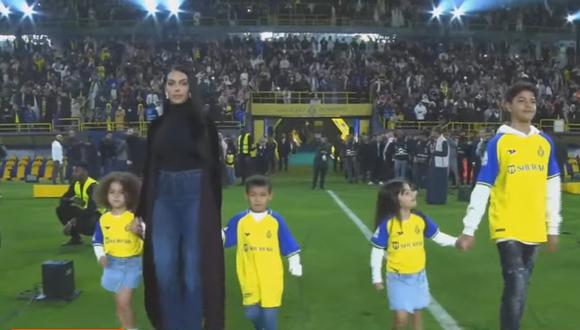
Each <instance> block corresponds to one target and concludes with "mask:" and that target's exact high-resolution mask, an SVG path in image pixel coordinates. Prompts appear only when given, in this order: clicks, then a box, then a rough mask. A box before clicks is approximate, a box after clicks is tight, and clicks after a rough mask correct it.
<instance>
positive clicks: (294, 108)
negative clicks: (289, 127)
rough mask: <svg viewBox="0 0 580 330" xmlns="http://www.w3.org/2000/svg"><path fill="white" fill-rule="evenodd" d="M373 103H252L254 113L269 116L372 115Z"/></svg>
mask: <svg viewBox="0 0 580 330" xmlns="http://www.w3.org/2000/svg"><path fill="white" fill-rule="evenodd" d="M371 113H372V106H371V104H369V103H367V104H272V103H252V115H254V116H268V117H331V118H333V117H370V115H371Z"/></svg>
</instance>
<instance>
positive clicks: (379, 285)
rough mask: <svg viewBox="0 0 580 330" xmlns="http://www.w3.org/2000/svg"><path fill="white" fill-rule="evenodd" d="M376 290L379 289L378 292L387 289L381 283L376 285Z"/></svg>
mask: <svg viewBox="0 0 580 330" xmlns="http://www.w3.org/2000/svg"><path fill="white" fill-rule="evenodd" d="M374 285H375V289H377V291H383V290H384V289H385V286H384V285H383V283H382V282H379V283H375V284H374Z"/></svg>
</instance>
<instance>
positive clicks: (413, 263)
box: [371, 212, 439, 274]
mask: <svg viewBox="0 0 580 330" xmlns="http://www.w3.org/2000/svg"><path fill="white" fill-rule="evenodd" d="M438 231H439V227H438V226H437V225H436V224H435V222H433V220H431V219H430V218H429V217H428V216H426V215H424V214H422V213H421V212H413V213H411V216H410V217H409V219H407V220H398V219H397V218H396V217H391V218H388V219H387V220H385V221H383V222H382V223H381V224H380V225H379V226H378V227H377V229H376V231H375V234H374V235H373V237H372V238H371V242H372V244H373V245H374V246H375V247H377V248H379V249H385V250H387V272H389V273H399V274H416V273H418V272H420V271H422V270H423V269H425V263H426V262H425V246H424V245H425V237H426V238H431V237H433V236H435V235H436V234H437V232H438Z"/></svg>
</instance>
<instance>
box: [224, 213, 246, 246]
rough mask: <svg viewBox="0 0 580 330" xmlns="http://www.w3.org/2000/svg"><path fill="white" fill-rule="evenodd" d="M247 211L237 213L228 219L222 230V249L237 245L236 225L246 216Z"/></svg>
mask: <svg viewBox="0 0 580 330" xmlns="http://www.w3.org/2000/svg"><path fill="white" fill-rule="evenodd" d="M247 213H248V212H247V211H244V212H241V213H238V214H236V215H234V217H233V218H231V219H230V221H229V222H228V225H227V227H226V228H224V235H225V242H224V247H226V248H230V247H234V246H236V245H237V244H238V223H239V222H240V220H241V219H242V218H243V217H244V216H245V215H246V214H247Z"/></svg>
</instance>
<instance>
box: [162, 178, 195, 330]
mask: <svg viewBox="0 0 580 330" xmlns="http://www.w3.org/2000/svg"><path fill="white" fill-rule="evenodd" d="M201 178H202V171H201V170H188V171H181V172H166V171H161V172H160V174H159V178H158V181H157V196H156V198H155V204H154V207H153V219H152V221H153V231H152V232H151V235H152V242H153V261H154V264H155V273H156V275H157V285H158V289H159V306H161V315H162V322H163V329H164V330H201V324H202V318H203V316H202V315H203V314H202V310H203V306H202V305H203V302H202V299H203V298H202V283H201V269H200V257H201V256H200V248H201V246H200V240H201V238H200V237H199V226H200V219H199V207H200V206H199V201H200V195H201V191H200V187H201Z"/></svg>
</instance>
